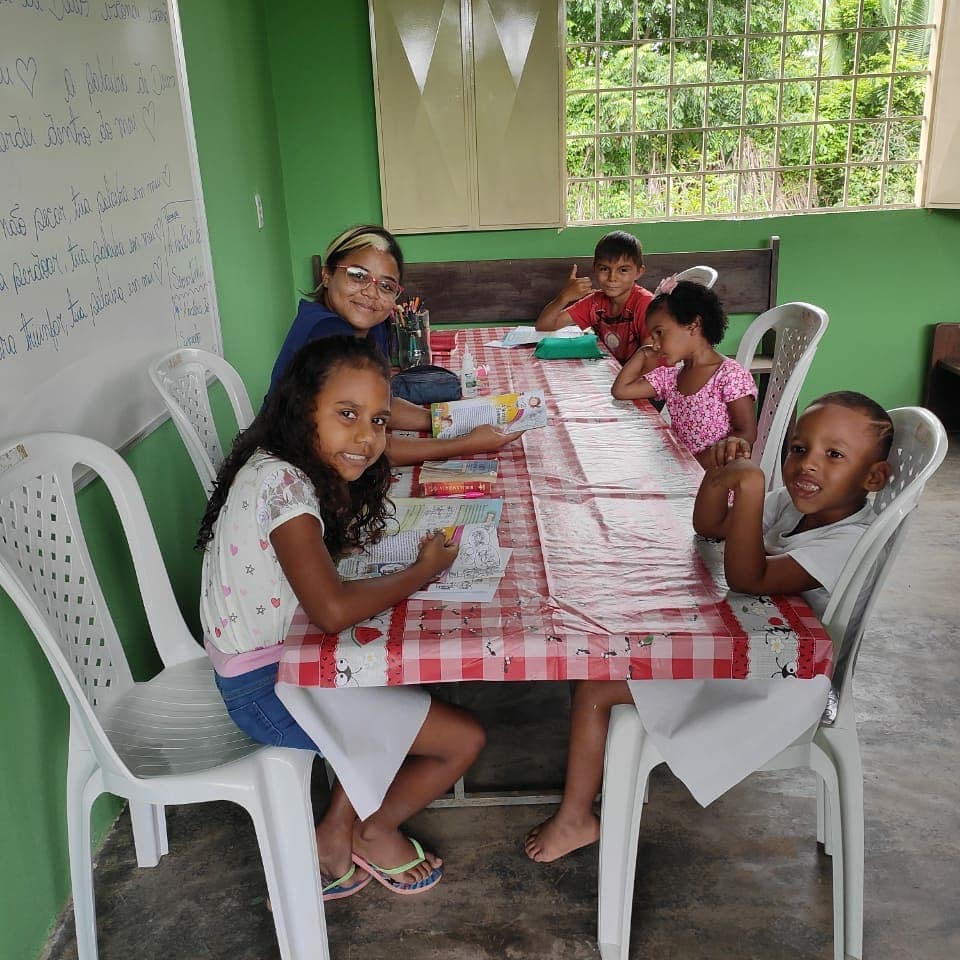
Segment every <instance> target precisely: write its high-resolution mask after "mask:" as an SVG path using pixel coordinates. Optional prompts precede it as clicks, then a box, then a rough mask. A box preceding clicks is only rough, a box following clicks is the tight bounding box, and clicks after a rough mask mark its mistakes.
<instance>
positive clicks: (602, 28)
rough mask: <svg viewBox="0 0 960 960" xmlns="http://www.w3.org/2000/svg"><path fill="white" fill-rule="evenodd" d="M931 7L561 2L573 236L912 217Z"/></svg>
mask: <svg viewBox="0 0 960 960" xmlns="http://www.w3.org/2000/svg"><path fill="white" fill-rule="evenodd" d="M935 9H936V8H935V2H934V0H677V2H673V3H670V2H667V0H648V2H647V3H643V4H639V3H637V2H636V0H567V3H566V43H565V54H566V56H565V99H566V104H565V148H566V150H565V152H566V180H565V186H566V219H567V222H568V223H598V222H609V221H617V220H629V221H638V220H647V219H664V218H669V219H678V218H684V217H730V216H738V215H761V214H778V215H779V214H785V213H800V212H805V211H812V210H840V209H877V208H894V207H910V206H914V205H915V203H916V199H915V198H916V196H917V190H918V170H919V160H920V142H921V141H920V134H921V125H922V122H923V118H924V105H925V96H926V93H927V86H928V79H929V73H930V64H929V59H930V49H931V40H932V38H933V34H934V26H935V25H934V22H933V17H934V11H935Z"/></svg>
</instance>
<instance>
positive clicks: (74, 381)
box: [0, 0, 222, 447]
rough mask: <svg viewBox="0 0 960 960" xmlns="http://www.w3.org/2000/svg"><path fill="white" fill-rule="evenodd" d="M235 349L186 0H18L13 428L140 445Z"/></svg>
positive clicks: (3, 98) (8, 241)
mask: <svg viewBox="0 0 960 960" xmlns="http://www.w3.org/2000/svg"><path fill="white" fill-rule="evenodd" d="M182 346H198V347H202V348H204V349H206V350H211V351H213V352H216V353H221V352H222V348H221V342H220V324H219V320H218V317H217V309H216V295H215V291H214V286H213V270H212V267H211V263H210V252H209V241H208V237H207V227H206V219H205V216H204V211H203V198H202V194H201V191H200V175H199V167H198V165H197V159H196V144H195V141H194V135H193V126H192V121H191V113H190V106H189V94H188V90H187V83H186V71H185V69H184V63H183V49H182V44H181V40H180V30H179V20H178V16H177V7H176V2H175V0H170V2H169V3H167V2H164V0H136V2H117V0H0V441H3V440H5V439H8V438H10V437H12V436H15V435H20V434H23V433H28V432H33V431H37V430H61V431H66V432H68V433H80V434H84V435H86V436H91V437H95V438H96V439H98V440H102V441H103V442H104V443H108V444H110V445H111V446H113V447H122V446H124V445H126V444H127V443H129V442H130V441H131V440H133V439H135V438H136V437H138V436H140V435H142V434H143V433H144V432H145V431H146V430H148V429H150V428H151V427H152V426H153V425H155V424H156V423H157V422H159V420H160V419H161V418H162V415H163V411H164V408H163V404H162V402H161V400H160V398H159V395H158V394H157V392H156V390H155V388H154V387H153V386H152V385H151V383H150V381H149V379H148V377H147V373H146V370H147V364H148V363H149V362H150V361H151V360H153V359H155V358H156V357H158V356H161V355H162V354H164V353H167V352H168V351H170V350H174V349H176V348H178V347H182Z"/></svg>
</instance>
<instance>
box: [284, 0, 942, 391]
mask: <svg viewBox="0 0 960 960" xmlns="http://www.w3.org/2000/svg"><path fill="white" fill-rule="evenodd" d="M334 9H336V16H324V15H323V14H324V13H326V12H327V11H332V10H334ZM270 11H271V15H270V23H269V29H270V52H271V60H272V65H273V76H274V90H275V93H276V98H277V122H278V126H279V130H280V150H281V153H282V155H283V165H284V166H283V173H284V189H285V191H286V196H287V209H288V216H289V222H290V249H291V253H292V262H293V271H294V273H293V277H294V284H295V286H298V287H300V288H304V287H306V286H307V285H308V284H309V283H310V256H311V254H314V253H322V252H323V249H324V247H325V246H326V244H327V242H328V241H329V240H330V239H331V238H332V237H333V236H334V235H335V234H336V233H337V232H338V231H339V230H341V229H343V228H344V227H347V226H349V225H350V224H352V223H358V222H361V221H365V220H369V221H372V222H379V219H380V188H379V172H378V162H377V141H376V120H375V113H374V101H373V82H372V67H371V56H370V39H369V25H368V19H367V5H366V3H364V2H361V0H349V2H346V3H337V4H333V3H331V2H329V0H328V2H326V3H316V2H315V0H275V2H274V3H271V5H270ZM310 23H313V24H315V25H316V29H304V25H305V24H310ZM321 23H322V27H321ZM604 232H605V231H604V230H603V229H602V228H596V227H589V228H586V227H584V228H572V229H569V230H563V231H556V230H512V231H492V232H478V233H454V234H433V235H425V236H411V237H402V238H401V241H402V244H403V249H404V253H405V255H406V257H407V259H408V260H410V261H411V262H415V261H425V260H470V259H490V260H493V259H498V258H503V257H550V256H567V255H569V256H571V257H576V258H577V260H578V262H580V263H581V264H582V266H581V269H583V267H584V266H585V264H583V261H584V255H589V254H591V253H592V250H593V245H594V243H595V242H596V240H597V238H598V237H599V236H601V235H602V234H603V233H604ZM634 232H635V233H636V234H637V236H639V237H640V239H641V241H642V242H643V244H644V248H645V249H646V250H649V251H671V250H722V249H734V248H743V247H757V246H765V245H766V243H767V241H768V238H769V237H770V235H771V234H778V235H779V236H780V237H781V241H782V246H781V256H780V283H779V301H780V302H781V303H784V302H787V301H789V300H809V301H811V302H813V303H816V304H818V305H820V306H822V307H824V308H825V309H826V310H827V311H828V312H829V314H830V318H831V326H830V328H829V329H828V330H827V333H826V335H825V339H824V340H823V342H822V344H821V346H820V350H819V352H818V354H817V357H816V360H815V362H814V365H813V368H812V370H811V372H810V375H809V377H808V379H807V384H806V388H805V390H804V394H803V396H804V398H806V399H811V398H812V397H813V396H815V395H817V394H818V393H823V392H825V391H827V390H835V389H840V388H845V389H856V390H862V391H864V392H865V393H868V394H870V395H872V396H874V397H875V398H876V399H877V400H878V401H879V402H880V403H882V404H884V405H885V406H894V405H901V404H907V403H915V402H917V401H918V400H919V399H920V396H921V392H922V382H923V371H924V367H925V363H926V356H927V353H928V345H929V337H930V328H931V327H932V325H933V324H934V323H938V322H942V321H948V320H949V321H956V320H957V319H958V314H957V310H956V305H955V304H956V298H955V294H954V286H953V284H954V280H955V274H956V263H957V258H958V253H960V213H941V212H936V213H935V212H929V211H922V210H905V211H890V212H884V213H875V212H870V213H847V214H821V215H816V216H793V217H780V218H776V219H758V220H740V221H699V222H689V221H688V222H685V223H657V224H641V225H638V226H637V227H636V228H635V229H634ZM901 291H908V294H907V295H906V296H904V294H903V293H902V292H901ZM743 326H744V323H743V322H742V321H741V322H737V323H734V324H732V326H731V333H732V334H733V335H734V336H732V337H731V338H730V339H731V340H735V338H736V336H739V333H740V332H741V331H742V328H743Z"/></svg>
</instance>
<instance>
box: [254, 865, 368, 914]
mask: <svg viewBox="0 0 960 960" xmlns="http://www.w3.org/2000/svg"><path fill="white" fill-rule="evenodd" d="M356 872H357V865H356V864H355V863H351V864H350V869H349V870H348V871H347V872H346V873H345V874H344V875H343V876H342V877H340V878H339V879H337V880H330V881H328V880H327V878H326V877H325V876H324V875H323V874H320V883H321V884H323V887H322V892H323V900H324V903H326V901H327V900H343V899H344V898H345V897H352V896H353V895H354V894H355V893H359V892H360V891H361V890H362V889H363V888H364V887H365V886H366V885H367V884H368V883H369V882H370V881H371V880H372V879H373V877H371V876H370V874H369V873H366V872H365V871H363V870H361V871H360V873H361V874H362V876H361V877H360V879H359V880H358V881H357V882H356V883H353V884H351V885H350V886H347V885H346V884H347V881H348V880H350V879H351V878H352V877H353V875H354V874H355V873H356ZM267 910H268V911H269V912H270V913H273V905H272V904H271V903H270V901H269V900H267Z"/></svg>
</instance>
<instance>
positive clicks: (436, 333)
mask: <svg viewBox="0 0 960 960" xmlns="http://www.w3.org/2000/svg"><path fill="white" fill-rule="evenodd" d="M459 344H460V331H459V330H431V331H430V357H431V360H432V362H433V363H438V364H440V366H447V365H449V363H450V361H451V360H453V358H454V357H455V356H456V354H457V350H458V348H459Z"/></svg>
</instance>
